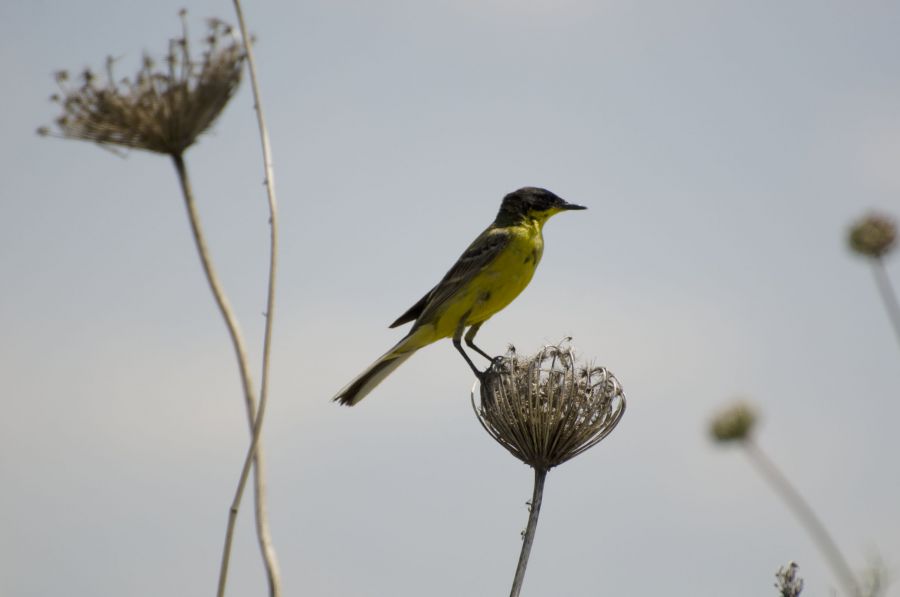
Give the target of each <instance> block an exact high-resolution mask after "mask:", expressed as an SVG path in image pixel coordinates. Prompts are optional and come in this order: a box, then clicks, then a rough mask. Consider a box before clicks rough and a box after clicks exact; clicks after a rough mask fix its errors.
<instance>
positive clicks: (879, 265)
mask: <svg viewBox="0 0 900 597" xmlns="http://www.w3.org/2000/svg"><path fill="white" fill-rule="evenodd" d="M872 268H873V271H874V272H875V284H876V285H877V286H878V291H879V292H880V293H881V298H882V300H883V301H884V308H885V309H886V310H887V314H888V319H890V320H891V325H893V327H894V334H895V335H896V336H897V341H898V342H900V301H898V299H897V293H896V292H895V291H894V287H893V285H892V284H891V279H890V278H889V277H888V273H887V268H886V267H885V265H884V258H882V257H881V256H878V257H874V258H872Z"/></svg>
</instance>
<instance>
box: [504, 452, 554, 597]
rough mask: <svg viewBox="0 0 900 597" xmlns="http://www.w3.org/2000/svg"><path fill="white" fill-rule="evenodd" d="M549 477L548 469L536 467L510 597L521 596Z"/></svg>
mask: <svg viewBox="0 0 900 597" xmlns="http://www.w3.org/2000/svg"><path fill="white" fill-rule="evenodd" d="M546 479H547V471H545V470H544V469H539V468H536V469H534V490H533V491H532V495H531V503H530V504H529V506H528V526H526V527H525V534H524V535H523V536H522V551H521V552H520V553H519V563H518V564H517V565H516V574H515V576H514V577H513V584H512V589H511V590H510V592H509V597H519V593H520V592H521V591H522V583H523V582H524V581H525V569H526V568H527V567H528V558H529V556H531V546H532V545H534V532H535V531H536V530H537V522H538V516H540V514H541V503H542V502H543V500H544V481H545V480H546Z"/></svg>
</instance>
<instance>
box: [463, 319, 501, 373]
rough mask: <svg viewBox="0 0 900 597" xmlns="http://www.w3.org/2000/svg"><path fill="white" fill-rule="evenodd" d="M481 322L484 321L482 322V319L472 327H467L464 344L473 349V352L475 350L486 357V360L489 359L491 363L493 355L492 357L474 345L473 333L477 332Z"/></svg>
mask: <svg viewBox="0 0 900 597" xmlns="http://www.w3.org/2000/svg"><path fill="white" fill-rule="evenodd" d="M482 323H484V322H483V321H482V322H481V323H476V324H475V325H473V326H472V327H470V328H469V331H468V332H466V346H468V347H469V348H471V349H472V350H474V351H475V352H477V353H478V354H480V355H481V356H483V357H484V358H486V359H487V360H489V361H491V362H492V363H493V362H494V357H492V356H491V355H489V354H488V353H486V352H484V351H483V350H481V349H480V348H478V347H477V346H475V334H477V333H478V330H479V329H480V328H481V324H482Z"/></svg>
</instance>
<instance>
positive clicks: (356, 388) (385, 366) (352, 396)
mask: <svg viewBox="0 0 900 597" xmlns="http://www.w3.org/2000/svg"><path fill="white" fill-rule="evenodd" d="M413 352H415V351H410V352H405V353H401V354H395V353H394V351H393V349H392V350H391V351H389V352H387V353H386V354H385V355H384V356H382V357H381V358H379V359H378V360H377V361H375V362H374V363H372V365H371V366H369V368H368V369H366V370H365V371H363V372H362V373H360V374H359V375H358V376H356V379H354V380H353V381H351V382H350V383H348V384H347V385H346V386H344V387H343V388H342V389H341V391H340V392H338V393H337V395H335V397H334V398H332V400H334V401H335V402H340V403H341V404H343V405H345V406H353V405H354V404H356V403H357V402H359V401H360V400H362V399H363V398H365V397H366V395H367V394H368V393H369V392H371V391H372V390H374V389H375V386H377V385H378V384H380V383H381V382H382V381H383V380H384V378H386V377H387V376H388V375H390V374H391V373H393V371H394V369H396V368H397V367H399V366H400V365H402V364H403V362H404V361H405V360H406V359H408V358H409V357H411V356H412V355H413Z"/></svg>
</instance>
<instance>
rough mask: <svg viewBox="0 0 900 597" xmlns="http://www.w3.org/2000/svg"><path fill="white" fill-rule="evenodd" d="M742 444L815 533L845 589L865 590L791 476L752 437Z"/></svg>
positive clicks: (854, 593) (855, 592) (856, 596)
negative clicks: (793, 482) (861, 587)
mask: <svg viewBox="0 0 900 597" xmlns="http://www.w3.org/2000/svg"><path fill="white" fill-rule="evenodd" d="M741 445H742V446H743V447H744V449H745V451H746V453H747V455H748V456H749V457H750V462H751V463H752V464H753V465H754V466H755V467H756V470H758V471H759V472H760V474H761V475H762V476H763V478H764V479H765V480H766V481H768V483H769V485H770V486H771V487H772V489H774V490H775V493H777V494H778V495H780V496H781V497H782V499H783V500H784V501H785V503H786V504H787V506H788V508H789V509H790V510H791V511H792V512H793V513H794V515H795V516H796V517H797V518H798V519H799V520H800V524H802V525H803V526H804V527H806V530H807V532H809V534H810V535H811V536H812V539H813V541H814V542H815V544H816V545H817V546H818V547H819V550H820V551H821V552H822V554H823V555H824V556H825V559H826V560H827V561H828V563H829V565H830V566H831V570H832V572H834V574H835V576H837V578H838V580H839V581H840V582H841V584H842V585H844V590H845V591H847V594H848V595H851V596H852V597H861V596H862V592H861V591H860V585H859V582H858V581H857V579H856V575H855V574H854V573H853V570H852V569H851V568H850V566H849V565H848V564H847V560H846V559H845V558H844V555H843V554H842V553H841V551H840V550H839V549H838V546H837V544H836V543H835V542H834V539H832V538H831V535H830V534H829V533H828V530H827V529H826V528H825V525H824V524H822V521H821V520H819V518H818V517H817V516H816V514H815V512H813V510H812V508H811V507H810V505H809V504H808V503H807V501H806V500H805V499H804V498H803V496H802V495H800V493H799V492H798V491H797V490H796V489H794V486H793V485H791V482H790V481H789V480H788V478H787V477H785V476H784V474H783V473H782V472H781V471H780V470H778V467H777V466H775V463H774V462H772V460H770V459H769V457H768V456H766V454H765V453H764V452H763V451H762V450H761V449H760V448H759V446H757V445H756V443H755V442H754V441H753V440H752V439H747V440H745V441H743V442H741Z"/></svg>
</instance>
